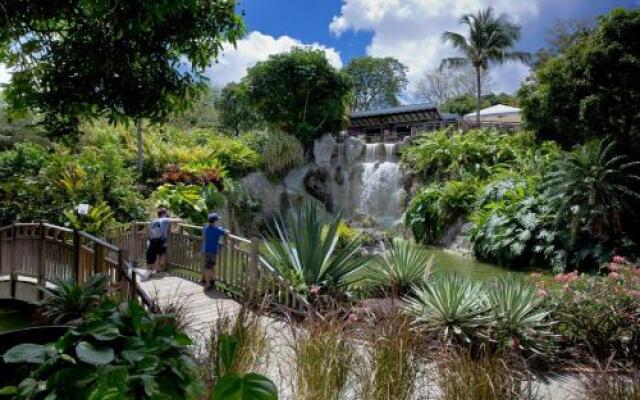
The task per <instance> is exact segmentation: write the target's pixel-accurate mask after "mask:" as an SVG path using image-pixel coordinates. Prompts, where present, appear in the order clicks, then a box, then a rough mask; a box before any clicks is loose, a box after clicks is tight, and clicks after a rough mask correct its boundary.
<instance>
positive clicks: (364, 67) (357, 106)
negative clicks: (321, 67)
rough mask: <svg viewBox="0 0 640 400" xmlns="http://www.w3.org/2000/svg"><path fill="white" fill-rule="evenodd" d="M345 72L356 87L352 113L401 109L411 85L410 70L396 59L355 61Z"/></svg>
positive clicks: (348, 65) (360, 59)
mask: <svg viewBox="0 0 640 400" xmlns="http://www.w3.org/2000/svg"><path fill="white" fill-rule="evenodd" d="M343 72H344V73H345V74H347V76H348V77H349V78H351V81H352V83H353V99H352V101H351V111H364V110H372V109H377V108H384V107H394V106H397V105H399V104H400V100H399V99H398V95H399V94H400V92H401V91H402V90H404V89H405V88H406V87H407V83H408V80H407V67H406V66H405V65H404V64H402V63H401V62H400V61H398V60H397V59H395V58H393V57H385V58H375V57H360V58H354V59H353V60H351V61H349V64H347V66H346V67H345V68H344V70H343Z"/></svg>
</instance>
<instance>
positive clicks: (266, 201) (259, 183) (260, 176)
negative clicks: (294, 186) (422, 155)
mask: <svg viewBox="0 0 640 400" xmlns="http://www.w3.org/2000/svg"><path fill="white" fill-rule="evenodd" d="M241 183H242V186H243V187H244V188H245V190H246V191H247V192H248V193H249V195H250V196H251V197H252V198H254V199H257V200H258V201H259V202H260V214H261V215H262V216H263V217H265V216H271V215H273V214H275V213H278V212H280V211H281V205H282V201H283V194H284V190H285V188H284V185H274V184H273V183H271V182H270V181H269V179H267V177H266V176H265V175H264V173H262V172H253V173H251V174H249V175H247V176H245V177H244V178H242V180H241Z"/></svg>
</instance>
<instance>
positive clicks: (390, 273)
mask: <svg viewBox="0 0 640 400" xmlns="http://www.w3.org/2000/svg"><path fill="white" fill-rule="evenodd" d="M432 264H433V255H432V254H430V253H429V252H428V251H427V250H426V249H425V248H424V247H423V246H420V245H417V244H414V243H411V242H410V241H408V240H403V239H396V240H394V241H393V242H391V244H389V245H387V246H384V245H383V252H382V254H381V255H380V256H378V257H377V258H375V259H374V260H373V262H371V263H370V264H369V265H368V267H367V268H366V269H365V280H366V281H367V282H368V284H369V285H371V286H373V287H374V288H378V289H382V290H385V291H388V292H390V293H391V294H392V295H394V296H403V295H406V294H408V293H409V292H410V291H411V288H412V287H414V286H417V285H419V284H420V283H422V282H423V281H424V280H425V279H426V278H427V276H428V274H429V272H430V270H431V265H432Z"/></svg>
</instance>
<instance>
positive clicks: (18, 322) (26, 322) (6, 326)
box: [0, 302, 31, 333]
mask: <svg viewBox="0 0 640 400" xmlns="http://www.w3.org/2000/svg"><path fill="white" fill-rule="evenodd" d="M30 325H31V316H30V314H29V312H28V311H26V310H24V309H21V308H19V307H18V308H16V307H13V306H11V305H7V304H4V303H1V302H0V333H3V332H9V331H13V330H16V329H22V328H26V327H27V326H30Z"/></svg>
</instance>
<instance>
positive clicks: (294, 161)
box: [262, 131, 304, 179]
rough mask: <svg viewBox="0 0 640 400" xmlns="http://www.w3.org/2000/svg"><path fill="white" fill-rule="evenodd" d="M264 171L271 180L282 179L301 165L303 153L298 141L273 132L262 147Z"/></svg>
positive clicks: (281, 133)
mask: <svg viewBox="0 0 640 400" xmlns="http://www.w3.org/2000/svg"><path fill="white" fill-rule="evenodd" d="M262 160H263V165H264V170H265V172H266V173H267V175H268V176H269V177H271V178H273V179H276V178H281V177H284V176H285V175H286V174H287V173H288V172H289V171H291V170H292V169H294V168H295V167H297V166H299V165H300V164H302V161H303V160H304V151H303V149H302V144H300V141H299V140H298V139H296V138H295V137H293V136H291V135H287V134H286V133H283V132H279V131H273V132H270V133H269V135H268V136H267V138H266V140H265V142H264V144H263V146H262Z"/></svg>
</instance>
